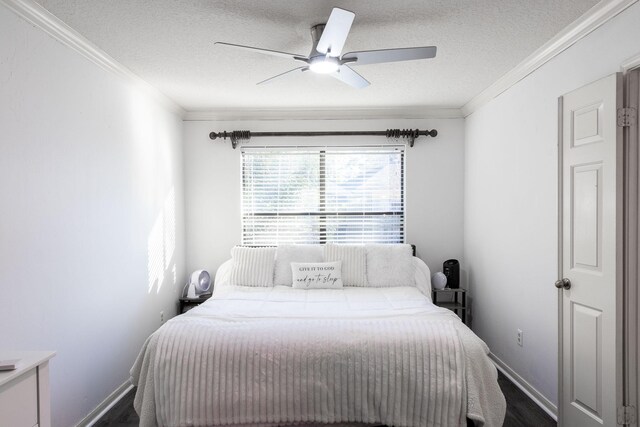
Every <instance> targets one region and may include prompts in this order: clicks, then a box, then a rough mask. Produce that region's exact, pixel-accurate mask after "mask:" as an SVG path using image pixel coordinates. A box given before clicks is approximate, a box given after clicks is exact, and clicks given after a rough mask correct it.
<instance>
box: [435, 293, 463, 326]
mask: <svg viewBox="0 0 640 427" xmlns="http://www.w3.org/2000/svg"><path fill="white" fill-rule="evenodd" d="M431 296H432V299H433V303H434V304H435V305H437V306H438V307H443V308H448V309H449V310H451V311H453V312H454V313H455V314H457V315H458V317H460V319H462V323H464V324H465V325H466V324H467V310H469V306H468V305H467V290H466V289H462V288H455V289H454V288H444V289H433V290H432V291H431ZM443 297H444V298H443Z"/></svg>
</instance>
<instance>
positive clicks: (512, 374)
mask: <svg viewBox="0 0 640 427" xmlns="http://www.w3.org/2000/svg"><path fill="white" fill-rule="evenodd" d="M489 358H490V359H491V361H492V362H493V364H494V365H496V368H498V370H499V371H500V372H502V373H503V374H504V376H505V377H507V378H508V379H509V381H511V382H512V383H513V384H515V386H516V387H518V388H519V389H520V390H522V392H523V393H524V394H526V395H527V396H529V398H530V399H531V400H533V401H534V402H535V404H536V405H538V406H539V407H540V408H541V409H542V410H543V411H544V412H546V413H547V414H549V416H550V417H551V418H553V419H554V420H556V421H558V407H557V406H556V405H554V404H553V403H552V402H551V401H550V400H549V399H547V398H546V397H544V395H543V394H542V393H540V392H539V391H538V390H536V389H535V387H533V386H532V385H531V384H529V383H528V382H527V381H526V380H525V379H524V378H522V377H521V376H520V375H518V373H517V372H516V371H514V370H513V369H511V368H510V367H509V365H507V364H506V363H504V362H503V361H502V360H500V358H499V357H498V356H496V355H495V354H493V353H489Z"/></svg>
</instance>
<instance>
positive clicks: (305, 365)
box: [131, 258, 506, 427]
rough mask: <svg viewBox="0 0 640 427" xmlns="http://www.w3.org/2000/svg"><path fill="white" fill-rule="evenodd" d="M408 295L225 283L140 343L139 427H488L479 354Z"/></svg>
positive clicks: (408, 289) (219, 280)
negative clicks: (203, 301)
mask: <svg viewBox="0 0 640 427" xmlns="http://www.w3.org/2000/svg"><path fill="white" fill-rule="evenodd" d="M412 262H413V265H414V269H415V284H414V286H396V287H379V288H369V287H353V288H349V287H346V288H344V289H294V288H292V287H290V286H278V285H274V286H270V287H247V286H233V285H231V284H230V283H229V276H230V273H229V271H230V269H231V265H232V264H230V262H227V263H225V264H224V265H223V266H222V267H221V268H220V269H219V270H218V273H217V275H216V281H215V283H216V287H215V289H216V290H215V291H214V294H213V296H212V298H210V299H209V300H208V301H207V302H205V303H204V304H202V305H200V306H199V307H197V308H194V309H192V310H190V311H189V312H187V313H186V314H184V315H181V316H177V317H175V318H173V319H171V320H170V321H168V322H167V323H166V324H165V325H163V326H162V327H161V328H160V329H158V331H156V332H155V333H154V334H152V335H151V336H150V337H149V338H148V339H147V341H146V342H145V344H144V346H143V348H142V350H141V351H140V355H139V356H138V358H137V360H136V362H135V364H134V366H133V368H132V370H131V376H132V382H133V384H135V385H137V387H138V389H137V392H136V397H135V401H134V407H135V409H136V411H137V412H138V414H139V415H140V425H141V426H235V427H249V426H255V427H276V426H320V425H331V426H347V425H348V426H356V425H357V426H365V425H366V426H378V425H388V426H407V427H414V426H415V427H424V426H466V425H467V423H471V424H473V425H478V426H483V425H484V426H500V425H502V422H503V419H504V413H505V407H506V406H505V400H504V397H503V395H502V393H501V391H500V388H499V386H498V384H497V371H496V369H495V367H494V366H493V364H492V363H491V362H490V360H489V359H488V357H487V355H488V352H489V349H488V348H487V346H486V345H485V344H484V342H482V341H481V340H480V339H479V338H478V337H477V336H476V335H475V334H474V333H473V332H472V331H471V330H470V329H469V328H467V327H466V326H465V325H464V324H463V323H462V322H461V321H460V319H459V318H458V317H457V316H455V315H454V314H453V313H452V312H451V311H449V310H446V309H443V308H439V307H436V306H435V305H434V304H433V303H432V302H431V300H430V282H429V277H430V275H429V270H428V268H427V266H426V265H425V264H424V263H423V262H422V261H421V260H419V259H418V258H413V260H412Z"/></svg>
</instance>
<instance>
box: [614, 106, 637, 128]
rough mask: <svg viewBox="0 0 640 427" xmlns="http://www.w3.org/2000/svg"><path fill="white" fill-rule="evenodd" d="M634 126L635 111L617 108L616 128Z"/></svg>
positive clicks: (628, 108) (629, 108) (633, 109)
mask: <svg viewBox="0 0 640 427" xmlns="http://www.w3.org/2000/svg"><path fill="white" fill-rule="evenodd" d="M635 124H636V109H635V108H631V107H626V108H618V126H620V127H627V126H633V125H635Z"/></svg>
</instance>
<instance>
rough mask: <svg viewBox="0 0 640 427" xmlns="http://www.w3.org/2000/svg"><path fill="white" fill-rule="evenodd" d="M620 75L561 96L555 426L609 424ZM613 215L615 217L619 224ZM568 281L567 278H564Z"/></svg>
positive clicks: (616, 386)
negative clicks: (558, 348)
mask: <svg viewBox="0 0 640 427" xmlns="http://www.w3.org/2000/svg"><path fill="white" fill-rule="evenodd" d="M621 91H622V77H621V76H620V75H617V74H614V75H611V76H608V77H606V78H604V79H601V80H598V81H596V82H594V83H591V84H589V85H587V86H584V87H582V88H580V89H577V90H575V91H573V92H571V93H568V94H566V95H565V96H563V98H562V163H561V164H562V276H563V278H564V279H565V280H564V283H563V282H562V281H559V282H558V283H556V286H563V287H562V288H561V289H562V290H561V292H562V307H561V310H562V311H561V325H560V334H561V335H560V336H561V340H562V341H561V346H562V348H561V350H562V356H561V363H562V366H561V367H560V368H561V387H560V390H561V396H560V425H562V426H566V427H569V426H576V427H591V426H616V425H617V419H616V408H617V402H618V401H619V400H620V399H621V396H620V395H619V394H618V390H621V387H620V383H619V382H620V380H621V378H620V371H619V369H621V363H620V360H619V357H620V356H621V352H619V351H618V347H619V345H620V344H621V341H620V339H621V338H620V337H621V334H620V329H619V328H618V327H617V325H618V322H619V319H618V315H619V314H621V313H619V310H618V307H617V306H618V301H617V297H616V295H617V292H616V288H617V287H618V286H620V283H621V281H620V278H621V276H620V275H621V274H622V271H621V264H620V263H621V261H622V255H621V253H620V252H619V250H620V248H621V247H622V246H621V229H620V227H617V224H621V219H622V217H621V215H622V207H621V202H622V193H621V190H622V176H621V173H622V167H621V166H620V164H621V157H620V156H621V154H622V132H621V128H618V126H617V123H616V114H617V109H618V108H619V107H621V102H622V95H621V93H622V92H621ZM619 220H620V221H619ZM567 279H568V280H567Z"/></svg>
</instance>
